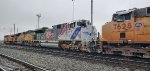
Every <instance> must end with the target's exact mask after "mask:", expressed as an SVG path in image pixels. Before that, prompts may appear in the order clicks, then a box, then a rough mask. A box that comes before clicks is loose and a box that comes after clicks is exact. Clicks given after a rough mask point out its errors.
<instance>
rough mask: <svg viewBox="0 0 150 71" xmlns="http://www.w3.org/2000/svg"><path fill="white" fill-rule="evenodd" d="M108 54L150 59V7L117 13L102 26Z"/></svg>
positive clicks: (104, 45)
mask: <svg viewBox="0 0 150 71" xmlns="http://www.w3.org/2000/svg"><path fill="white" fill-rule="evenodd" d="M102 43H103V48H104V51H105V53H106V54H120V55H126V56H138V57H144V58H149V57H150V7H146V8H140V9H137V8H134V9H129V10H122V11H117V12H116V13H115V14H113V17H112V21H111V22H107V23H106V24H105V25H103V26H102Z"/></svg>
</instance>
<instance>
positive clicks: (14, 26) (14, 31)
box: [14, 24, 16, 34]
mask: <svg viewBox="0 0 150 71" xmlns="http://www.w3.org/2000/svg"><path fill="white" fill-rule="evenodd" d="M15 29H16V25H15V24H14V34H15Z"/></svg>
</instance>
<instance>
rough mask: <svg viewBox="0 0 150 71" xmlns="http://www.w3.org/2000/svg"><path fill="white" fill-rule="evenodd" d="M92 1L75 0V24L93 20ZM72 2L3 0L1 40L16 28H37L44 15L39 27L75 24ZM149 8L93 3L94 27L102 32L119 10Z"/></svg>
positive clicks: (133, 2) (108, 0) (142, 2)
mask: <svg viewBox="0 0 150 71" xmlns="http://www.w3.org/2000/svg"><path fill="white" fill-rule="evenodd" d="M90 1H91V0H75V20H78V19H87V20H90ZM72 4H73V3H72V0H0V30H1V32H0V39H3V36H4V35H6V34H10V33H13V24H16V27H18V29H19V32H23V31H27V30H32V29H35V28H37V16H36V14H38V13H41V14H42V17H41V20H40V27H43V26H46V27H51V26H52V25H56V24H61V23H64V22H70V21H72ZM148 6H150V0H94V25H95V26H96V28H97V30H98V31H100V32H101V27H102V25H103V24H105V22H108V21H111V17H112V14H113V13H115V12H116V11H119V10H126V9H130V8H135V7H136V8H142V7H148Z"/></svg>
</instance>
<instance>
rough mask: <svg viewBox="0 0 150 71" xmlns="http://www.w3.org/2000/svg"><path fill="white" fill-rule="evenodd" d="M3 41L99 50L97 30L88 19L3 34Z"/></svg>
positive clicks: (89, 50) (92, 50)
mask: <svg viewBox="0 0 150 71" xmlns="http://www.w3.org/2000/svg"><path fill="white" fill-rule="evenodd" d="M4 43H6V44H17V45H24V46H40V47H51V48H62V49H70V50H80V51H85V52H98V53H99V52H101V48H100V46H99V45H98V42H97V30H96V28H95V26H93V25H92V24H91V23H90V22H89V21H88V20H76V21H74V22H70V23H63V24H58V25H53V26H52V28H47V27H43V28H40V29H36V30H29V31H26V32H23V33H18V34H14V35H6V36H4Z"/></svg>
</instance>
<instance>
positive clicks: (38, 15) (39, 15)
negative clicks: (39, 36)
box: [36, 14, 41, 29]
mask: <svg viewBox="0 0 150 71" xmlns="http://www.w3.org/2000/svg"><path fill="white" fill-rule="evenodd" d="M36 16H37V17H38V25H37V26H38V29H39V28H40V17H41V14H37V15H36Z"/></svg>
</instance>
